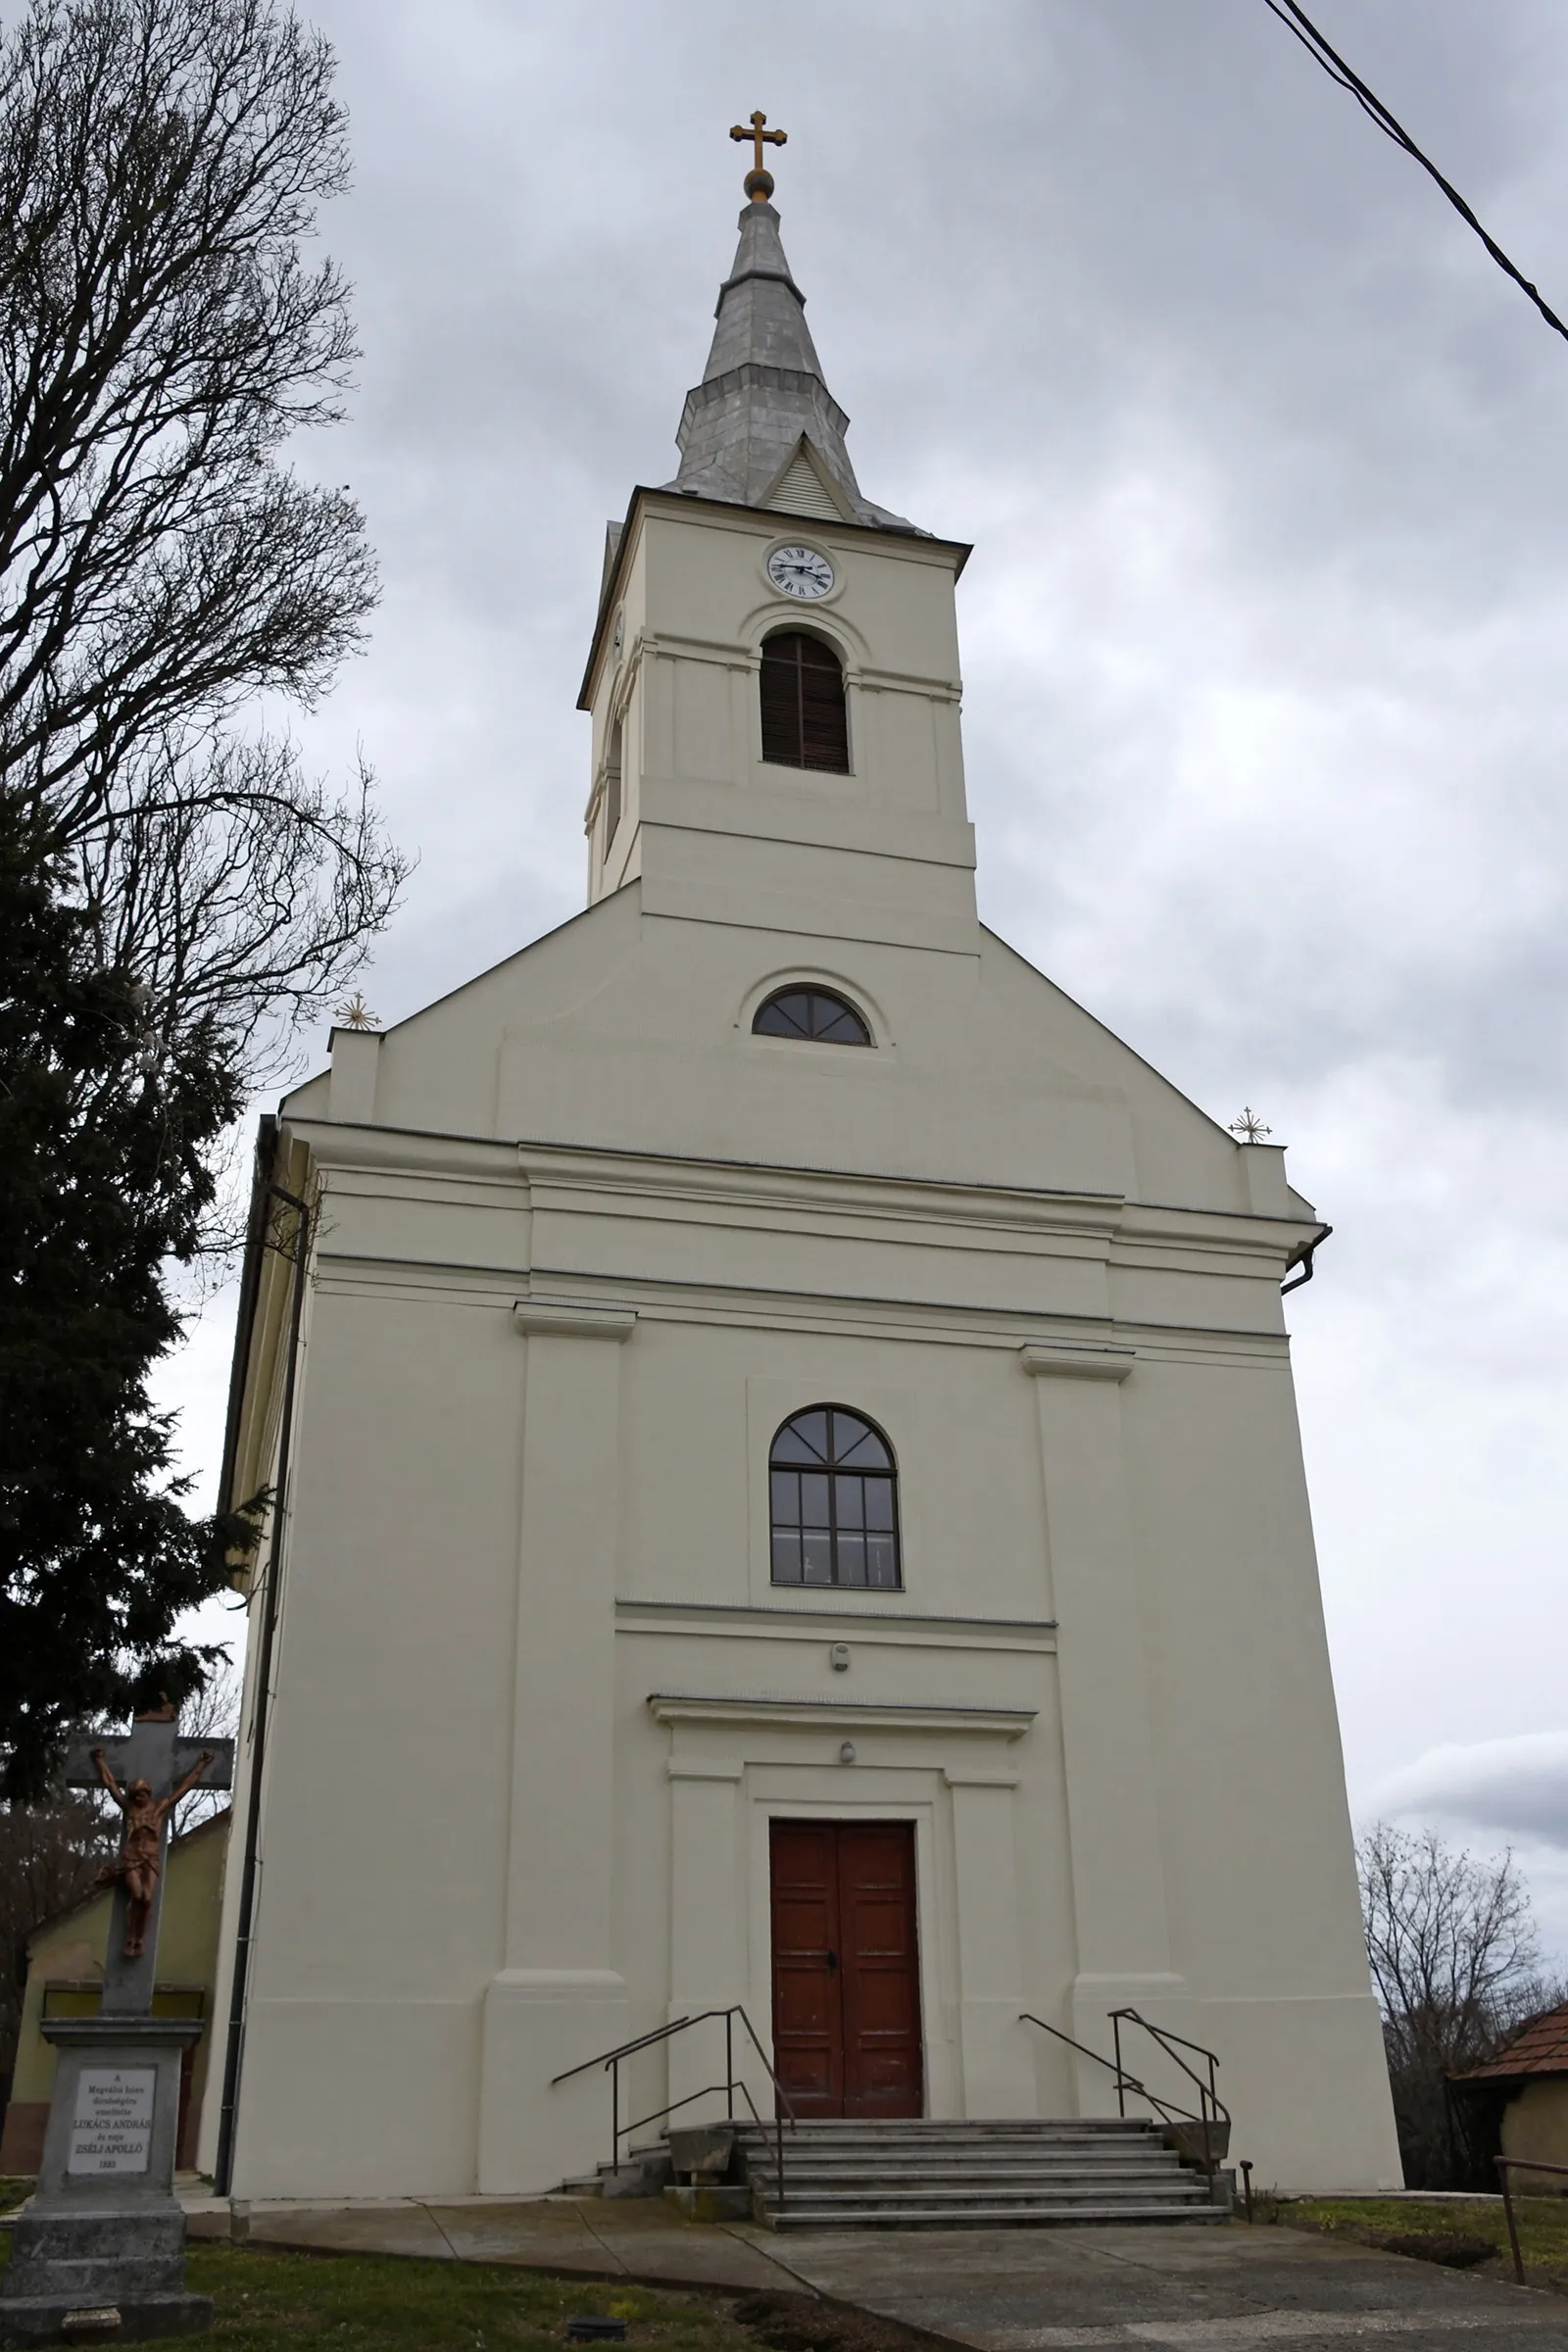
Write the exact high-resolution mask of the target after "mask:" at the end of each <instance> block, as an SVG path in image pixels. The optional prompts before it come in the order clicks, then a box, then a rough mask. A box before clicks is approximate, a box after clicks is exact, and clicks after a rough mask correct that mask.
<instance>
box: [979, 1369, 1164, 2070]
mask: <svg viewBox="0 0 1568 2352" xmlns="http://www.w3.org/2000/svg"><path fill="white" fill-rule="evenodd" d="M1019 1360H1020V1363H1021V1366H1022V1369H1023V1370H1024V1371H1025V1372H1027V1373H1028V1374H1029V1375H1030V1376H1031V1377H1032V1378H1033V1379H1034V1381H1035V1383H1036V1397H1037V1400H1038V1404H1039V1412H1040V1443H1041V1454H1042V1463H1043V1469H1044V1477H1045V1495H1046V1533H1047V1544H1048V1548H1049V1554H1050V1572H1051V1581H1052V1590H1053V1599H1052V1614H1053V1615H1054V1617H1055V1618H1056V1619H1057V1620H1058V1630H1057V1636H1056V1672H1057V1689H1058V1694H1059V1704H1060V1710H1061V1737H1062V1746H1063V1750H1064V1764H1065V1775H1066V1789H1067V1819H1068V1837H1069V1840H1070V1845H1071V1854H1070V1863H1071V1871H1072V1887H1073V1907H1074V1914H1075V1920H1076V1928H1077V1944H1078V1973H1077V1977H1076V1980H1075V1982H1074V1985H1073V1992H1072V2015H1071V2017H1070V2018H1069V2019H1068V2020H1066V2021H1065V2022H1066V2024H1067V2027H1068V2030H1069V2031H1070V2032H1071V2033H1072V2034H1074V2035H1075V2037H1076V2038H1077V2039H1078V2040H1079V2041H1082V2042H1084V2043H1085V2044H1086V2045H1087V2046H1088V2047H1089V2048H1091V2049H1094V2050H1100V2051H1103V2053H1104V2054H1105V2055H1106V2056H1108V2055H1109V2054H1110V2030H1109V2027H1108V2026H1107V2024H1106V2013H1107V2011H1109V2010H1111V2009H1114V2008H1118V2007H1120V2006H1123V2005H1130V2006H1138V2005H1141V2004H1143V2003H1145V2002H1149V2001H1157V2000H1160V1999H1168V1998H1169V1997H1170V1996H1171V1995H1172V1994H1175V1993H1179V1992H1180V1991H1181V1990H1182V1985H1181V1981H1180V1979H1179V1978H1177V1977H1176V1976H1175V1975H1174V1974H1173V1972H1172V1969H1171V1957H1170V1930H1169V1923H1168V1919H1167V1912H1166V1900H1165V1880H1164V1865H1163V1857H1162V1850H1161V1847H1162V1840H1161V1837H1160V1824H1159V1803H1158V1793H1157V1786H1158V1785H1157V1781H1156V1777H1155V1764H1154V1750H1153V1741H1152V1736H1151V1727H1150V1703H1149V1676H1148V1668H1147V1664H1146V1660H1145V1654H1144V1637H1143V1624H1142V1612H1141V1610H1140V1607H1139V1599H1138V1577H1137V1562H1136V1556H1135V1551H1134V1542H1133V1529H1132V1517H1131V1509H1130V1500H1129V1494H1128V1484H1129V1481H1128V1469H1127V1456H1126V1446H1125V1441H1124V1435H1123V1428H1122V1394H1121V1393H1122V1385H1123V1383H1124V1382H1125V1381H1126V1380H1127V1379H1128V1378H1129V1376H1130V1375H1131V1373H1132V1370H1133V1362H1134V1350H1133V1349H1132V1348H1123V1347H1116V1346H1105V1345H1094V1344H1088V1345H1082V1346H1074V1345H1065V1344H1057V1343H1053V1344H1050V1345H1040V1346H1030V1347H1025V1348H1022V1349H1021V1350H1020V1353H1019ZM1110 2080H1111V2078H1110V2077H1109V2075H1108V2074H1105V2073H1103V2071H1102V2070H1101V2069H1100V2068H1098V2067H1092V2066H1090V2065H1089V2064H1088V2062H1087V2061H1082V2060H1081V2061H1080V2062H1079V2081H1078V2090H1079V2101H1080V2107H1081V2110H1082V2111H1083V2112H1086V2113H1095V2112H1103V2111H1104V2110H1105V2108H1106V2107H1107V2105H1108V2104H1109V2101H1110V2094H1109V2089H1108V2085H1109V2083H1110Z"/></svg>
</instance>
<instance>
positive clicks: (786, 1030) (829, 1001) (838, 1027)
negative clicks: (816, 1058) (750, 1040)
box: [752, 988, 871, 1046]
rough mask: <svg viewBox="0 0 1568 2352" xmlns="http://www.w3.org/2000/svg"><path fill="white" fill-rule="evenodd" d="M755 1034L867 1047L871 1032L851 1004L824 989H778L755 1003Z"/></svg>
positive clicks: (823, 1044) (825, 1043) (826, 1043)
mask: <svg viewBox="0 0 1568 2352" xmlns="http://www.w3.org/2000/svg"><path fill="white" fill-rule="evenodd" d="M752 1030H753V1033H754V1035H756V1036H758V1037H796V1038H800V1037H804V1038H810V1039H812V1040H814V1042H815V1043H816V1044H817V1045H821V1046H868V1045H869V1044H870V1043H871V1032H870V1030H869V1029H868V1028H867V1027H866V1025H865V1023H864V1021H863V1020H861V1018H860V1016H859V1014H858V1012H857V1011H856V1009H855V1006H854V1005H850V1004H846V1002H845V1000H844V999H843V997H836V996H834V994H833V992H832V990H831V989H828V988H781V989H779V990H777V991H776V992H775V994H774V995H772V996H771V997H769V998H768V1000H767V1002H766V1004H765V1005H759V1006H758V1010H757V1018H756V1019H755V1020H754V1021H753V1023H752Z"/></svg>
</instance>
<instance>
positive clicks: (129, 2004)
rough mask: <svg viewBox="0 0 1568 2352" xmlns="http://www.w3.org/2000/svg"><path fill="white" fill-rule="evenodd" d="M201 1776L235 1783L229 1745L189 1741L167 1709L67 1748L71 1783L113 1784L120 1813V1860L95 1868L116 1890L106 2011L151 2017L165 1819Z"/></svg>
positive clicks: (219, 1784)
mask: <svg viewBox="0 0 1568 2352" xmlns="http://www.w3.org/2000/svg"><path fill="white" fill-rule="evenodd" d="M198 1781H202V1782H204V1783H205V1784H206V1786H207V1787H208V1788H210V1789H229V1788H232V1786H233V1781H234V1742H233V1740H190V1739H186V1738H185V1737H184V1736H183V1735H182V1734H181V1732H180V1729H179V1725H178V1723H177V1721H176V1720H175V1715H174V1710H173V1708H172V1707H165V1708H161V1709H159V1710H158V1711H157V1712H156V1713H153V1714H147V1715H138V1716H137V1717H136V1720H135V1722H134V1723H133V1724H132V1725H131V1728H130V1736H129V1738H128V1739H122V1740H101V1741H100V1740H76V1741H74V1742H73V1745H72V1747H71V1748H70V1750H69V1751H68V1753H67V1757H66V1782H67V1785H68V1787H70V1788H73V1789H96V1788H99V1787H100V1786H102V1787H104V1788H108V1789H110V1793H111V1794H112V1795H115V1794H116V1791H117V1789H118V1791H119V1793H118V1795H116V1801H117V1803H119V1805H120V1807H121V1810H122V1812H123V1814H124V1816H125V1827H124V1835H123V1841H122V1845H121V1852H120V1858H119V1860H118V1861H116V1862H113V1863H110V1864H109V1865H107V1867H106V1868H105V1869H104V1870H103V1871H102V1872H101V1873H100V1877H101V1878H102V1879H103V1880H104V1881H106V1882H108V1883H112V1884H113V1887H114V1890H115V1893H114V1903H113V1907H112V1909H111V1912H110V1919H109V1941H108V1944H107V1946H106V1948H105V1952H104V1991H103V2013H104V2015H105V2016H110V2015H113V2016H117V2017H150V2016H151V2014H152V2006H153V1975H154V1970H155V1968H156V1965H157V1959H158V1915H159V1912H160V1910H161V1908H162V1904H163V1891H164V1857H165V1854H166V1852H167V1850H168V1846H169V1817H170V1815H171V1813H172V1811H173V1809H174V1806H175V1804H176V1802H177V1801H178V1799H179V1798H180V1797H181V1796H183V1795H184V1794H185V1792H186V1790H187V1789H191V1788H194V1786H195V1785H196V1783H197V1782H198Z"/></svg>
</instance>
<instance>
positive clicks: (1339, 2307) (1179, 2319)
mask: <svg viewBox="0 0 1568 2352" xmlns="http://www.w3.org/2000/svg"><path fill="white" fill-rule="evenodd" d="M187 2210H188V2212H189V2217H190V2224H191V2233H192V2235H193V2236H204V2235H208V2236H219V2235H221V2236H225V2237H226V2236H227V2235H228V2234H229V2216H228V2213H227V2210H226V2208H224V2207H221V2206H219V2205H217V2204H215V2203H213V2202H212V2201H210V2200H204V2199H189V2200H187ZM242 2211H243V2209H242ZM242 2226H243V2225H242ZM236 2233H237V2232H236ZM248 2236H249V2240H250V2242H251V2243H252V2244H253V2245H268V2244H270V2245H278V2246H303V2247H315V2248H319V2249H321V2250H323V2251H325V2250H327V2249H331V2250H334V2251H338V2252H343V2253H351V2252H352V2253H367V2254H368V2253H385V2254H419V2255H424V2256H426V2257H430V2258H433V2259H435V2260H437V2261H448V2262H454V2261H456V2262H515V2263H520V2264H522V2265H524V2266H526V2267H527V2268H529V2269H536V2270H549V2271H560V2272H564V2273H567V2274H569V2273H573V2272H575V2273H577V2274H578V2275H580V2276H582V2277H585V2278H638V2279H644V2280H646V2281H648V2282H649V2283H651V2284H655V2285H670V2286H707V2287H719V2288H728V2289H732V2290H756V2289H759V2288H762V2289H766V2288H772V2289H774V2290H775V2291H778V2290H782V2291H786V2292H793V2293H800V2292H802V2291H805V2292H808V2293H812V2292H814V2293H817V2294H820V2295H824V2296H828V2297H831V2298H832V2299H834V2300H835V2301H838V2302H843V2303H853V2304H857V2305H858V2306H859V2307H860V2308H861V2309H863V2310H867V2311H873V2312H879V2313H881V2314H882V2315H883V2316H884V2317H886V2318H888V2319H891V2320H898V2321H902V2322H904V2323H905V2324H906V2325H907V2326H908V2327H917V2328H920V2329H921V2330H923V2331H924V2332H925V2333H926V2334H928V2335H931V2336H937V2337H944V2338H946V2339H947V2340H948V2341H950V2342H953V2343H957V2344H964V2345H969V2346H972V2347H974V2352H1056V2347H1058V2346H1060V2347H1062V2348H1063V2352H1065V2348H1066V2347H1069V2346H1072V2347H1084V2352H1090V2348H1091V2347H1099V2346H1104V2347H1106V2352H1116V2348H1117V2347H1127V2346H1135V2345H1172V2346H1179V2347H1183V2348H1188V2347H1190V2348H1192V2352H1207V2348H1208V2347H1213V2352H1348V2348H1349V2347H1350V2346H1351V2345H1354V2344H1367V2345H1377V2344H1384V2343H1386V2344H1388V2345H1389V2347H1390V2352H1406V2348H1408V2352H1515V2348H1517V2352H1568V2301H1565V2300H1564V2299H1562V2298H1561V2297H1558V2296H1555V2295H1547V2294H1542V2293H1537V2292H1535V2291H1533V2290H1527V2289H1521V2288H1518V2287H1515V2286H1511V2285H1509V2284H1508V2283H1506V2281H1505V2278H1501V2277H1499V2276H1498V2271H1497V2266H1496V2265H1495V2264H1489V2265H1488V2266H1487V2269H1486V2271H1485V2273H1483V2274H1480V2275H1478V2274H1477V2273H1476V2272H1473V2271H1470V2272H1456V2271H1445V2270H1440V2269H1438V2268H1437V2267H1436V2266H1435V2265H1433V2264H1431V2263H1424V2262H1406V2261H1402V2260H1401V2259H1400V2258H1399V2257H1398V2256H1397V2255H1394V2254H1378V2253H1374V2252H1372V2251H1370V2250H1369V2249H1367V2248H1365V2247H1359V2246H1349V2245H1346V2244H1344V2243H1342V2242H1339V2241H1337V2240H1335V2239H1331V2238H1327V2237H1319V2236H1316V2235H1314V2234H1311V2233H1309V2232H1307V2231H1304V2230H1296V2229H1279V2228H1259V2229H1248V2228H1247V2227H1246V2226H1245V2225H1244V2224H1240V2223H1237V2224H1234V2225H1231V2226H1230V2227H1221V2228H1217V2229H1181V2228H1179V2227H1178V2228H1169V2229H1167V2228H1162V2227H1152V2228H1148V2227H1146V2228H1141V2229H920V2230H868V2229H857V2230H850V2229H846V2230H831V2231H828V2230H824V2231H822V2232H820V2233H817V2234H808V2233H806V2232H804V2231H803V2232H802V2233H801V2234H800V2235H799V2236H797V2235H796V2234H795V2233H794V2232H788V2233H783V2234H775V2233H774V2232H773V2231H771V2230H766V2229H757V2228H755V2227H754V2226H753V2225H752V2224H750V2223H737V2224H734V2225H731V2226H729V2227H726V2228H704V2227H702V2226H701V2225H695V2224H692V2223H688V2222H683V2221H682V2220H681V2219H680V2217H679V2216H678V2215H677V2214H676V2213H675V2212H674V2211H673V2210H672V2208H671V2207H669V2206H667V2205H665V2204H664V2203H663V2201H662V2199H658V2198H648V2199H644V2198H625V2199H613V2200H611V2201H608V2202H603V2201H601V2200H599V2199H597V2198H581V2199H574V2198H568V2197H546V2198H541V2199H536V2200H532V2201H530V2202H527V2203H514V2202H511V2201H508V2200H506V2199H502V2198H495V2197H472V2198H460V2199H456V2200H454V2201H452V2202H450V2203H445V2204H421V2203H418V2202H417V2201H415V2200H413V2199H409V2200H388V2201H386V2202H380V2203H374V2204H370V2203H366V2204H360V2205H325V2204H299V2205H282V2204H277V2205H270V2204H269V2205H256V2206H253V2207H251V2208H250V2209H249V2218H248Z"/></svg>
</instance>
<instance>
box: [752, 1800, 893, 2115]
mask: <svg viewBox="0 0 1568 2352" xmlns="http://www.w3.org/2000/svg"><path fill="white" fill-rule="evenodd" d="M771 1862H772V1916H773V2063H774V2065H775V2066H776V2067H777V2069H778V2076H779V2081H780V2082H782V2083H783V2085H784V2088H785V2090H786V2091H787V2092H788V2094H789V2098H790V2103H791V2105H792V2106H793V2108H794V2110H795V2112H796V2114H797V2115H800V2116H817V2115H921V2114H923V2113H924V2110H925V2100H924V2085H923V2082H922V2079H921V2050H920V1960H919V1950H918V1946H917V1943H916V1940H915V1921H914V1825H913V1824H912V1822H907V1821H873V1822H858V1821H775V1822H774V1823H773V1825H772V1855H771Z"/></svg>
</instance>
